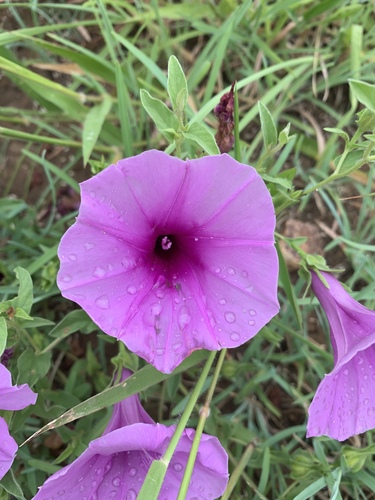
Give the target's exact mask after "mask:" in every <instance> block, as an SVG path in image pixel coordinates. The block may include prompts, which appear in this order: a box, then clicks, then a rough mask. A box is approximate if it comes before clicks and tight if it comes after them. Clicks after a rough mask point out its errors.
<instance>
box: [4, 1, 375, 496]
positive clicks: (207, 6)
mask: <svg viewBox="0 0 375 500" xmlns="http://www.w3.org/2000/svg"><path fill="white" fill-rule="evenodd" d="M0 17H1V19H2V32H1V33H0V68H1V70H2V72H3V76H2V78H1V80H0V85H1V89H2V90H1V94H0V105H1V106H0V121H1V127H0V137H2V142H1V146H0V148H1V154H2V159H1V165H0V171H1V198H0V231H1V233H0V245H1V247H0V257H1V260H0V278H1V281H0V292H1V293H2V294H3V299H4V301H9V300H11V299H13V298H14V297H15V296H17V294H18V298H17V299H15V300H14V301H13V302H12V303H10V302H5V303H4V304H3V306H2V308H1V309H0V311H1V314H2V317H4V318H5V319H6V325H7V327H8V344H7V346H8V347H9V346H14V349H15V353H14V356H13V358H12V364H11V365H10V367H11V370H12V373H14V374H15V375H16V377H15V380H16V381H17V383H25V382H27V383H29V384H35V385H34V390H35V391H37V392H38V393H39V398H38V402H37V405H36V406H34V407H32V408H28V409H25V410H23V411H21V412H17V413H16V414H15V415H13V416H12V415H8V417H9V418H8V421H10V420H11V424H12V425H11V429H12V434H13V435H14V436H15V437H16V439H17V441H18V443H19V444H21V443H22V442H23V441H24V440H25V439H26V438H27V437H29V436H30V435H31V434H33V433H34V432H36V431H38V430H39V429H40V428H41V427H42V426H43V425H45V424H47V423H48V422H50V421H51V420H52V419H54V418H57V417H58V416H60V415H62V414H64V412H65V411H66V410H68V409H70V408H73V407H76V406H77V405H80V403H83V402H85V401H86V400H87V399H88V398H90V397H92V396H94V397H93V399H92V400H90V402H86V403H83V404H82V405H81V406H79V407H78V408H76V409H75V410H74V412H75V413H74V417H78V416H82V415H84V416H83V417H82V418H80V419H78V420H75V421H71V422H69V421H68V420H67V419H65V420H63V422H65V423H66V425H64V426H59V427H56V428H55V429H52V430H49V432H46V433H42V434H40V435H38V436H37V437H34V438H33V439H32V440H31V441H30V442H28V443H27V444H26V445H24V446H22V447H21V448H20V450H19V453H18V456H17V459H16V462H15V464H14V466H13V471H14V476H15V478H16V479H15V478H14V477H13V476H11V477H7V479H6V481H5V480H4V481H3V484H2V487H3V492H2V493H0V495H2V496H1V498H7V493H6V491H8V492H12V493H13V495H14V496H15V497H17V498H23V495H24V497H25V498H31V496H32V495H33V494H35V492H36V489H37V486H38V485H41V484H42V483H43V481H44V480H45V478H46V477H47V476H48V475H50V474H51V473H52V472H54V471H55V470H57V469H58V468H59V467H60V466H61V465H63V464H64V463H67V462H69V461H72V460H73V459H74V458H76V457H77V456H78V455H79V454H80V453H81V452H82V450H83V449H84V448H85V446H86V445H87V443H88V442H89V441H90V440H91V439H93V438H95V437H97V436H98V435H100V433H101V431H102V430H103V428H104V426H105V423H106V422H107V420H108V418H109V415H110V407H109V409H106V406H108V405H110V404H113V402H114V401H116V400H118V399H120V398H122V397H124V392H120V393H117V394H116V390H112V392H111V393H110V394H108V393H104V395H99V396H96V395H97V394H98V393H100V392H101V391H103V390H104V389H106V388H107V387H109V385H110V382H111V377H112V373H113V369H114V363H116V360H117V359H118V358H117V357H118V356H119V357H121V359H126V361H127V363H128V365H130V366H131V367H132V368H133V369H137V368H139V367H140V368H141V367H143V366H144V363H143V361H139V360H138V359H136V358H135V357H133V356H132V355H130V354H129V353H127V352H126V351H125V349H123V348H121V346H120V345H117V344H116V343H115V342H114V340H113V339H111V338H110V337H108V336H105V335H103V334H102V333H101V332H99V331H97V327H96V326H95V325H94V324H93V323H92V322H91V321H90V320H89V318H88V317H87V316H86V315H85V314H84V313H83V312H82V311H80V310H78V309H77V308H76V306H75V305H74V304H72V303H70V302H69V301H67V300H64V299H63V298H62V297H61V295H60V293H59V290H58V289H57V287H56V284H55V277H56V272H57V269H58V260H57V257H56V249H57V245H58V242H59V240H60V238H61V236H62V234H63V232H64V231H65V230H66V228H67V227H68V226H69V224H71V222H72V221H73V220H74V217H75V215H76V211H77V209H78V206H79V196H78V193H79V188H78V182H80V181H81V180H84V179H87V178H88V177H90V176H91V175H92V174H93V173H95V172H97V171H99V170H100V169H102V168H103V167H104V166H106V165H108V164H110V163H112V162H115V161H116V160H118V159H120V158H123V157H125V156H131V155H133V154H138V153H140V152H141V151H144V150H145V149H150V148H157V149H166V150H167V151H169V152H173V149H174V146H173V145H170V144H169V141H170V140H171V139H173V137H172V138H171V137H168V134H164V135H163V134H161V133H160V132H158V130H157V129H156V128H155V125H154V123H153V121H152V120H151V119H150V117H149V115H148V114H147V113H146V111H145V109H144V108H143V107H142V105H141V89H144V91H147V92H148V93H149V95H151V96H153V97H154V98H157V99H160V100H161V101H163V102H165V103H166V104H167V106H168V107H170V108H171V104H173V103H170V102H169V100H168V93H167V75H166V69H167V64H168V59H169V57H170V56H171V55H175V56H176V57H177V58H178V60H179V61H180V63H181V65H182V67H183V69H184V72H185V74H186V77H187V84H188V91H189V97H188V100H187V109H186V116H181V120H182V121H183V122H184V123H185V124H186V123H189V124H190V125H192V124H193V123H197V124H198V123H202V122H204V123H205V125H206V126H207V127H208V128H209V129H211V131H213V132H214V130H215V127H216V126H217V121H216V119H215V117H214V115H213V112H212V111H213V108H214V107H215V106H216V105H217V103H218V101H219V98H220V96H221V95H222V93H223V92H224V91H228V90H229V87H230V85H231V84H232V82H233V81H234V80H237V89H238V101H239V102H238V106H239V120H238V133H239V136H240V142H239V143H237V146H238V145H239V146H240V147H239V149H238V151H239V154H240V160H241V161H242V162H244V163H248V164H250V165H254V166H255V167H256V168H257V169H258V171H259V172H260V173H261V174H262V175H263V176H264V179H265V180H266V181H267V182H268V183H269V187H270V189H271V192H272V194H273V196H274V201H275V205H276V209H277V213H278V232H279V233H280V234H282V235H284V236H285V237H289V238H295V237H300V236H310V238H309V239H308V241H307V243H305V245H307V246H306V247H305V249H306V251H308V252H311V253H321V254H323V255H324V256H325V257H326V259H327V262H328V264H329V265H330V266H331V267H338V268H341V269H342V270H343V274H342V275H341V280H342V281H344V282H345V283H346V284H347V285H348V286H350V287H352V288H353V289H354V290H358V292H356V293H355V294H354V296H355V297H356V298H357V299H358V300H361V301H363V303H365V304H366V305H367V306H368V307H372V308H373V307H374V304H375V290H374V285H373V284H374V282H375V264H374V258H373V252H374V251H375V242H374V229H375V228H374V225H375V217H374V215H375V212H374V198H373V197H371V193H372V192H373V191H374V163H373V162H372V163H371V161H370V160H371V159H373V158H372V157H371V148H370V149H369V147H368V146H369V144H370V143H371V141H372V139H373V137H372V138H371V137H370V138H368V137H365V135H366V134H364V132H367V133H368V132H369V130H370V131H371V127H369V126H366V127H362V129H361V126H360V127H359V129H358V123H356V120H357V119H358V116H357V115H356V113H357V112H358V111H360V110H361V109H362V108H363V105H362V104H361V103H359V102H358V100H357V99H359V100H360V101H361V102H363V99H361V98H360V92H359V91H358V88H356V83H354V84H352V87H349V84H348V81H349V79H354V80H361V81H365V82H367V83H370V84H374V83H375V71H374V69H375V43H374V42H375V36H374V35H375V25H374V13H373V3H372V2H370V1H367V2H366V1H344V2H343V1H322V2H315V1H313V0H304V1H302V0H293V1H291V0H285V1H282V2H272V1H271V0H260V1H258V2H252V1H250V0H246V1H235V0H221V1H220V2H216V1H210V2H200V1H198V0H186V1H184V2H182V3H175V2H168V1H165V0H151V1H149V2H147V1H146V0H137V1H133V2H132V1H126V0H116V1H111V2H105V1H104V0H101V1H99V0H98V1H87V2H81V1H75V2H73V1H72V2H64V3H62V2H56V3H52V2H51V3H49V2H42V1H39V2H38V1H37V0H30V1H29V2H9V1H4V2H1V3H0ZM353 85H354V87H353ZM353 90H354V92H353ZM369 92H371V89H370V91H369ZM365 94H366V92H365ZM143 95H144V96H145V95H146V94H143ZM366 95H371V94H366ZM146 99H147V97H146ZM258 101H261V104H260V105H258ZM365 101H366V99H365ZM371 102H372V103H373V102H374V101H371V97H370V98H369V99H368V102H367V103H366V102H365V104H367V106H369V105H370V106H371ZM267 110H268V111H269V113H268V112H267ZM270 117H272V118H270ZM273 123H274V124H275V126H276V129H277V134H275V131H274V128H273ZM288 123H289V124H290V128H288ZM359 125H361V124H359ZM286 127H287V128H286ZM326 128H330V129H335V130H333V131H332V130H331V131H327V130H326ZM372 128H374V125H372ZM283 130H284V132H283V133H281V132H282V131H283ZM338 130H339V131H338ZM358 130H359V132H358ZM343 132H345V133H343ZM283 134H284V135H283ZM345 134H347V136H345ZM353 137H354V141H352V142H351V146H352V147H349V148H348V144H349V145H350V141H351V139H352V138H353ZM172 142H173V141H172ZM370 145H371V144H370ZM366 148H367V149H366ZM343 152H344V154H345V152H346V154H345V156H341V157H340V155H342V154H343ZM183 153H185V154H189V155H190V156H193V155H196V154H198V155H199V154H200V153H201V149H200V146H199V145H197V144H196V143H195V142H194V141H186V142H184V144H183ZM366 154H367V156H366ZM338 165H339V166H340V168H342V170H340V172H338V170H337V167H338ZM359 166H361V167H362V168H361V169H360V170H358V167H359ZM332 173H334V175H333V177H330V176H332ZM339 174H340V175H339ZM327 179H328V180H329V181H331V180H332V181H334V182H332V183H331V182H328V181H327ZM318 183H320V185H321V187H320V189H319V190H316V189H315V187H316V185H317V184H318ZM302 191H304V193H305V194H304V196H302ZM280 246H281V250H282V251H281V252H280V256H281V258H282V262H281V276H280V302H281V313H280V315H279V316H277V317H276V318H275V319H274V320H273V321H272V322H271V323H270V324H269V325H268V326H266V327H265V328H263V330H262V331H261V332H260V333H259V334H258V335H257V336H256V337H255V338H254V339H253V340H251V342H248V343H247V344H245V345H244V346H242V347H240V348H238V349H235V350H231V351H229V352H228V354H227V356H226V359H225V362H224V366H223V370H222V374H221V379H220V381H219V384H218V387H217V391H216V393H215V395H214V399H213V404H212V408H211V414H210V417H209V419H208V420H207V423H206V427H205V431H206V432H208V433H211V434H214V435H217V436H218V437H219V438H220V440H221V442H222V444H223V445H224V447H225V448H226V449H227V451H228V453H229V456H230V470H231V480H230V484H229V488H228V492H227V494H226V495H224V497H223V498H233V499H237V498H238V499H241V498H246V499H247V498H253V499H269V498H277V499H293V498H294V499H297V500H303V499H307V498H320V499H326V498H335V499H336V498H337V499H339V498H344V499H345V498H346V499H352V498H355V499H361V498H363V499H370V498H375V496H374V493H373V492H374V491H375V479H374V471H375V464H374V460H373V452H374V435H373V433H371V432H367V433H366V434H364V435H363V436H361V437H354V438H352V439H350V440H349V441H348V442H346V443H338V442H335V441H332V440H330V439H328V438H318V439H306V437H305V424H306V415H307V408H308V406H309V402H310V401H311V398H312V397H313V395H314V393H315V390H316V387H317V385H318V384H319V381H320V380H321V378H322V377H323V375H324V374H325V373H328V372H329V371H330V370H331V367H332V355H331V351H330V348H329V347H328V346H329V342H328V334H327V326H326V323H325V320H324V318H323V315H322V312H321V310H320V309H318V308H316V301H315V300H313V299H310V297H309V295H308V296H306V297H304V290H305V281H304V280H303V279H301V278H300V277H299V276H298V274H297V273H296V269H297V264H296V257H295V254H294V253H293V252H292V251H290V250H289V249H288V246H287V245H283V246H282V244H280ZM19 267H22V268H24V269H25V270H26V271H27V272H23V271H22V270H20V269H18V271H17V276H16V274H14V269H15V268H19ZM29 274H30V275H31V278H32V283H33V295H32V283H31V280H30V278H29ZM16 278H18V280H17V279H16ZM31 305H32V307H31ZM17 308H18V309H17ZM29 315H31V317H32V318H33V319H30V317H29ZM320 325H323V326H320ZM3 327H4V323H3V322H1V323H0V336H2V338H3V336H4V335H3V331H4V328H3ZM202 357H204V353H197V354H196V355H195V357H193V358H192V359H191V358H189V360H187V363H186V364H185V365H184V366H183V367H182V368H181V369H178V370H177V372H175V373H174V374H173V375H172V376H165V375H163V374H159V376H157V375H156V374H155V370H153V369H151V368H150V367H145V368H142V371H141V372H139V373H140V376H139V377H138V378H137V384H133V386H131V388H130V389H129V391H130V390H133V392H139V391H142V393H141V394H142V398H143V401H144V404H145V407H146V408H147V409H148V411H149V412H150V413H151V414H152V416H153V417H154V418H155V419H157V420H159V421H163V422H164V423H174V422H175V421H176V419H178V416H179V415H180V413H181V411H182V409H183V408H184V405H185V404H186V398H187V396H188V394H189V391H190V389H191V388H192V387H193V386H194V384H195V381H196V379H197V377H198V374H199V372H200V369H201V365H199V364H198V363H199V361H200V360H201V359H202ZM138 365H139V366H138ZM209 382H210V378H209V379H208V380H207V384H206V386H205V388H204V389H205V390H206V389H207V387H208V385H209ZM110 397H111V398H112V399H110ZM99 408H101V409H100V410H99V411H94V410H97V409H99ZM196 409H197V411H196V413H195V414H193V416H192V418H191V421H190V422H189V426H194V425H196V423H197V418H198V410H199V407H197V408H196ZM8 413H9V412H8ZM73 420H74V419H73ZM52 427H55V425H54V426H50V428H52ZM16 481H17V482H16ZM17 483H19V485H20V487H19V486H17ZM0 487H1V486H0Z"/></svg>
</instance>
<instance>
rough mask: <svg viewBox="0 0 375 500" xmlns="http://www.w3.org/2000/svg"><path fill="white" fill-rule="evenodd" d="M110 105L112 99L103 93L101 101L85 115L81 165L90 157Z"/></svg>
mask: <svg viewBox="0 0 375 500" xmlns="http://www.w3.org/2000/svg"><path fill="white" fill-rule="evenodd" d="M111 106H112V100H111V99H110V97H109V96H107V95H105V96H104V99H103V101H102V102H101V103H100V104H98V105H97V106H94V107H93V108H91V109H90V111H89V112H88V113H87V115H86V118H85V121H84V122H83V130H82V154H83V165H86V163H87V162H88V159H89V158H90V155H91V153H92V150H93V149H94V146H95V144H96V141H97V140H98V137H99V134H100V132H101V130H102V127H103V123H104V121H105V119H106V117H107V115H108V113H109V111H110V109H111Z"/></svg>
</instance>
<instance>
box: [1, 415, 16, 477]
mask: <svg viewBox="0 0 375 500" xmlns="http://www.w3.org/2000/svg"><path fill="white" fill-rule="evenodd" d="M0 436H1V439H0V480H1V479H2V478H3V477H4V476H5V474H6V473H7V472H8V470H9V469H10V468H11V466H12V463H13V460H14V457H15V456H16V453H17V450H18V446H17V443H16V442H15V440H14V439H13V438H12V436H11V435H10V434H9V430H8V426H7V424H6V422H5V420H4V419H3V418H1V417H0Z"/></svg>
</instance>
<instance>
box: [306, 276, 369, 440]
mask: <svg viewBox="0 0 375 500" xmlns="http://www.w3.org/2000/svg"><path fill="white" fill-rule="evenodd" d="M311 274H312V289H313V291H314V293H315V295H316V296H317V298H318V300H319V302H320V303H321V305H322V307H323V309H324V311H325V313H326V315H327V318H328V322H329V326H330V335H331V342H332V347H333V355H334V368H333V370H332V371H331V373H329V374H328V375H326V376H325V377H324V379H323V380H322V381H321V383H320V384H319V387H318V390H317V392H316V395H315V397H314V399H313V401H312V403H311V406H310V409H309V419H308V423H307V436H308V437H310V436H321V435H323V434H324V435H327V436H329V437H331V438H333V439H338V440H339V441H343V440H344V439H347V438H348V437H350V436H353V435H355V434H359V433H361V432H365V431H367V430H369V429H373V428H375V312H374V311H370V310H369V309H367V308H366V307H364V306H362V305H361V304H359V302H357V301H356V300H354V299H353V298H352V297H351V296H350V295H349V294H348V293H347V292H346V291H345V290H344V288H343V287H342V286H341V285H340V283H339V282H338V281H337V279H336V278H334V277H333V276H332V275H331V274H329V273H325V272H322V273H321V274H322V276H323V277H324V279H325V280H326V282H327V283H328V285H329V288H327V287H326V286H325V285H324V284H323V283H322V281H321V280H320V279H319V277H318V275H317V274H316V273H314V272H312V273H311Z"/></svg>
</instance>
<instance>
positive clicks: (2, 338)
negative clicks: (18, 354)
mask: <svg viewBox="0 0 375 500" xmlns="http://www.w3.org/2000/svg"><path fill="white" fill-rule="evenodd" d="M7 338H8V329H7V322H6V321H5V318H4V316H0V356H1V355H2V354H3V352H4V351H5V347H6V345H7Z"/></svg>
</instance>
